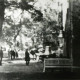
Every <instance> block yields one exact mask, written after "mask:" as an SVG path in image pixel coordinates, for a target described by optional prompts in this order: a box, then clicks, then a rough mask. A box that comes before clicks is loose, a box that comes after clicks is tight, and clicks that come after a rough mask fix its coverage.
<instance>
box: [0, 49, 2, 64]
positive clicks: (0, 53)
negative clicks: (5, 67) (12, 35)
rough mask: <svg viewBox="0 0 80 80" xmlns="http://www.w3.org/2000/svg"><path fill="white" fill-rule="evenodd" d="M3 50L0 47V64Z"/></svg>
mask: <svg viewBox="0 0 80 80" xmlns="http://www.w3.org/2000/svg"><path fill="white" fill-rule="evenodd" d="M2 58H3V51H2V47H0V65H2Z"/></svg>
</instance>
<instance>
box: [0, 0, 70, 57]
mask: <svg viewBox="0 0 80 80" xmlns="http://www.w3.org/2000/svg"><path fill="white" fill-rule="evenodd" d="M9 1H11V0H9ZM16 1H21V0H16ZM52 1H53V3H52ZM58 3H59V4H60V5H58ZM34 7H35V8H36V9H39V10H41V12H42V13H43V16H44V18H46V14H47V15H50V18H51V20H53V19H55V20H56V21H57V20H58V17H57V18H56V17H54V16H53V15H54V14H53V13H52V14H50V8H51V9H55V10H56V11H61V9H62V10H63V29H64V30H65V23H66V14H67V8H68V7H69V3H68V0H37V2H36V3H35V5H34ZM11 9H12V10H10V9H6V10H5V17H6V16H11V18H12V19H13V21H14V22H15V24H18V23H19V22H20V20H21V18H22V17H23V18H28V19H30V21H32V19H31V14H29V12H27V11H24V12H23V14H22V10H21V9H17V10H14V8H13V7H12V8H11ZM45 9H46V10H47V11H46V13H45V11H44V10H45ZM13 13H14V14H13ZM5 26H7V28H10V27H11V26H10V25H8V24H6V23H4V24H3V28H4V27H5ZM24 30H26V28H25V27H24V26H23V28H22V31H24ZM26 31H27V30H26ZM20 38H21V40H22V44H23V46H24V48H25V49H26V48H27V46H26V45H29V46H32V40H31V38H28V37H26V36H25V35H24V34H20V36H17V38H16V40H17V41H18V42H21V40H20ZM0 45H1V46H2V47H3V53H4V57H7V56H8V49H9V48H10V47H9V45H8V44H7V43H6V42H2V43H0ZM40 50H42V49H40ZM24 52H25V51H21V50H19V51H18V53H19V58H23V57H24V55H25V54H24ZM31 57H32V55H31Z"/></svg>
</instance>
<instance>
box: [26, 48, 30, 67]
mask: <svg viewBox="0 0 80 80" xmlns="http://www.w3.org/2000/svg"><path fill="white" fill-rule="evenodd" d="M25 61H26V65H29V61H30V56H29V52H28V49H26V51H25Z"/></svg>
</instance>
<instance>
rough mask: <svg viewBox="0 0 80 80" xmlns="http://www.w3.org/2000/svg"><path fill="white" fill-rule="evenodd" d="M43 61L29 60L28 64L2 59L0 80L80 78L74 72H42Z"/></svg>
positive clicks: (63, 79)
mask: <svg viewBox="0 0 80 80" xmlns="http://www.w3.org/2000/svg"><path fill="white" fill-rule="evenodd" d="M42 71H43V63H41V62H36V61H31V62H30V65H29V66H26V65H25V61H24V60H21V59H19V60H12V61H10V60H7V59H4V60H3V64H2V66H0V80H53V79H54V80H80V78H79V74H76V73H67V72H66V73H65V72H64V73H63V72H54V73H50V72H47V73H43V72H42Z"/></svg>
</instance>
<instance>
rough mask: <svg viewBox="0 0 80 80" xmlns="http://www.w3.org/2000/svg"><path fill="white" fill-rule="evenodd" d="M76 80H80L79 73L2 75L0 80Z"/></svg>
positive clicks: (0, 74)
mask: <svg viewBox="0 0 80 80" xmlns="http://www.w3.org/2000/svg"><path fill="white" fill-rule="evenodd" d="M53 79H54V80H56V79H57V80H58V79H59V80H64V79H66V80H72V79H74V80H76V79H80V74H79V73H70V72H55V73H49V72H48V73H34V74H31V73H30V74H27V73H18V72H17V73H0V80H53Z"/></svg>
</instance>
